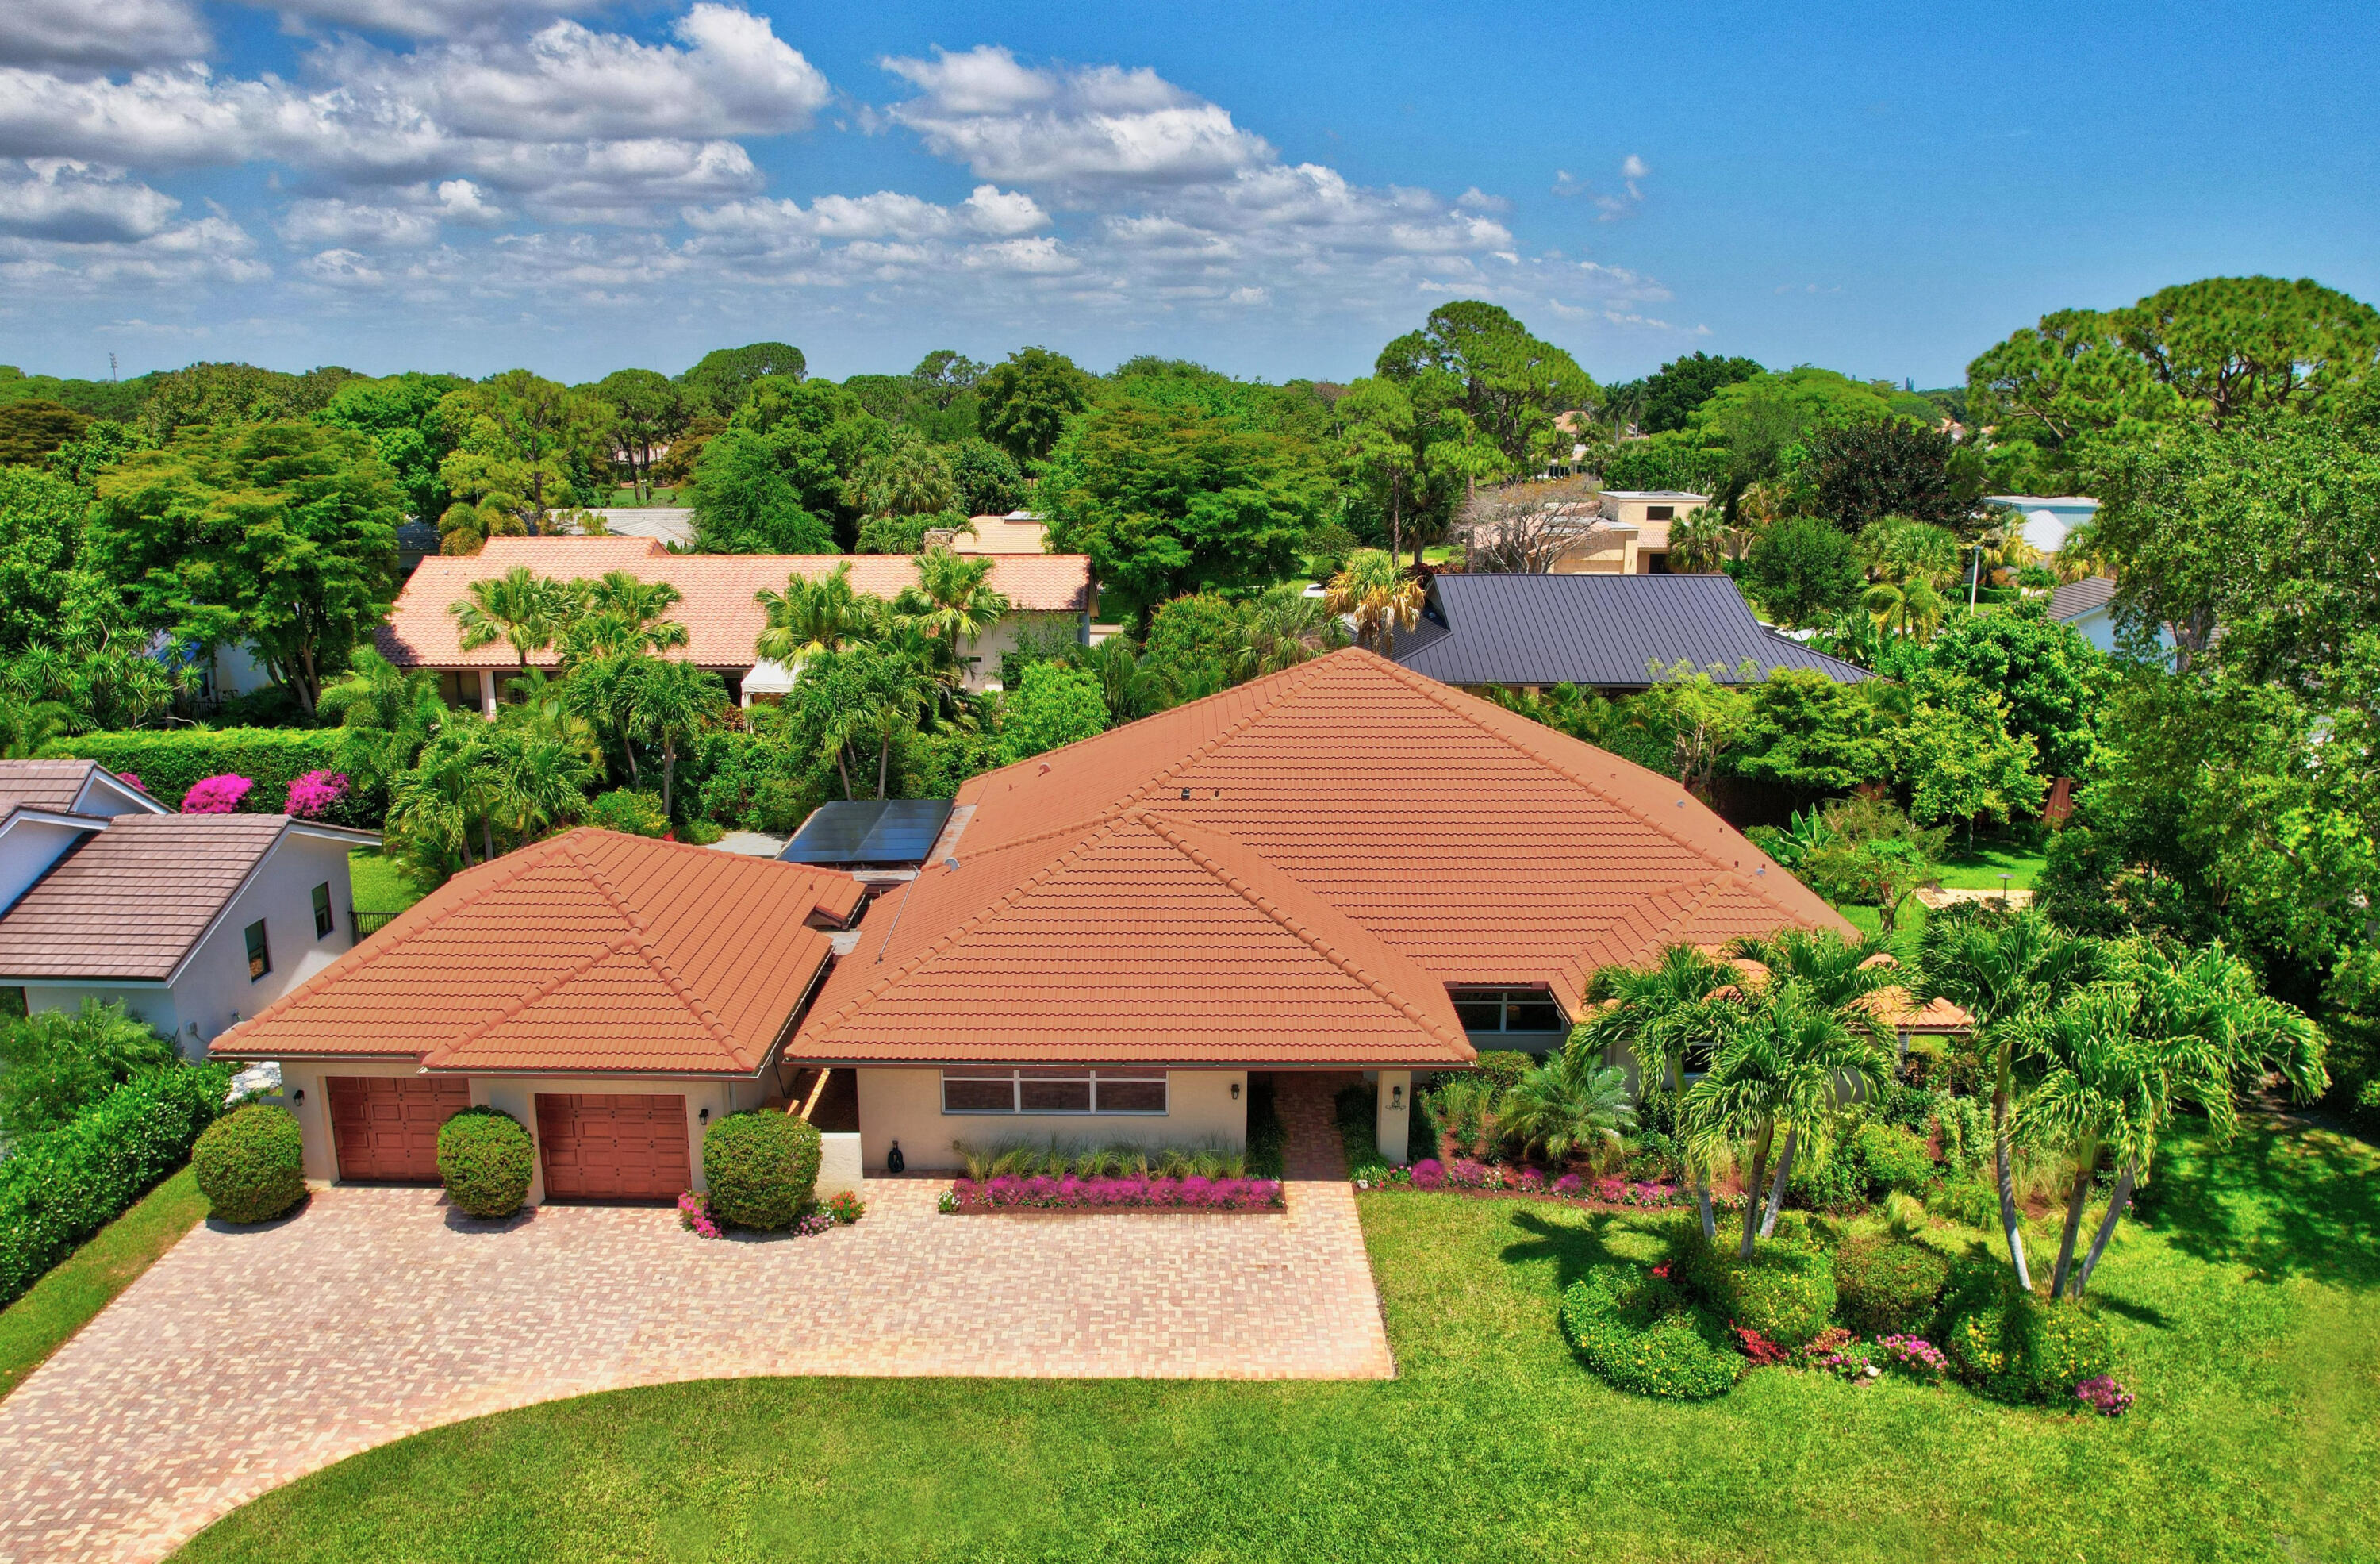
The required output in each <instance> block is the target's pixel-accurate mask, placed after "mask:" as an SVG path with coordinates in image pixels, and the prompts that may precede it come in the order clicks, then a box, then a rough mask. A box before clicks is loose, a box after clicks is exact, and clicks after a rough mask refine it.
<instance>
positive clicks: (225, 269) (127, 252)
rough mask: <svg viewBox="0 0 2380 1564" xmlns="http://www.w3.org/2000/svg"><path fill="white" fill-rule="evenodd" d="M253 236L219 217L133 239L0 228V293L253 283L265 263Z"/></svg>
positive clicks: (265, 272) (101, 293) (42, 295)
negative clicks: (48, 235) (23, 232)
mask: <svg viewBox="0 0 2380 1564" xmlns="http://www.w3.org/2000/svg"><path fill="white" fill-rule="evenodd" d="M255 248H256V245H255V241H254V240H252V239H250V238H249V236H248V234H247V232H246V230H244V229H242V228H241V227H240V226H239V225H238V224H237V223H234V222H232V221H231V220H230V219H228V218H224V217H202V218H200V219H199V220H198V221H196V222H191V223H176V224H173V225H171V226H167V227H165V228H163V229H161V230H159V231H158V232H156V233H153V234H151V235H149V236H147V237H145V238H124V239H62V238H43V237H40V236H36V235H19V234H15V233H0V297H14V298H17V299H62V298H94V299H95V298H103V297H106V296H108V295H111V294H115V293H121V292H124V291H127V290H130V289H137V290H140V291H155V290H160V289H180V290H186V291H187V290H194V289H202V288H203V287H205V286H206V285H207V284H210V283H259V282H263V281H265V280H266V279H268V278H270V277H271V276H272V275H273V269H272V268H271V267H270V266H267V265H265V264H263V263H261V262H259V261H257V260H255V259H253V258H252V251H253V250H255Z"/></svg>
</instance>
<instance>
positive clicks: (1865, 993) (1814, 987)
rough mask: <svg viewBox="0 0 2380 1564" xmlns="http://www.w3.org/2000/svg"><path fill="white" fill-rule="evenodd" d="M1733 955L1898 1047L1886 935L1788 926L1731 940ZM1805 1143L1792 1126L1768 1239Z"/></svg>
mask: <svg viewBox="0 0 2380 1564" xmlns="http://www.w3.org/2000/svg"><path fill="white" fill-rule="evenodd" d="M1727 953H1728V954H1729V955H1730V956H1732V957H1735V958H1736V959H1740V960H1745V961H1757V962H1759V963H1760V965H1762V966H1763V967H1765V968H1767V970H1768V974H1769V975H1768V980H1767V981H1768V982H1770V983H1777V982H1779V981H1791V982H1793V983H1797V984H1801V985H1802V986H1803V988H1805V989H1806V990H1807V991H1808V992H1809V996H1810V997H1811V998H1812V999H1813V1000H1814V1001H1815V1002H1816V1003H1817V1004H1820V1005H1823V1006H1825V1007H1826V1008H1828V1009H1829V1010H1831V1011H1833V1012H1834V1014H1835V1015H1836V1016H1837V1017H1838V1018H1839V1019H1840V1020H1841V1021H1842V1023H1843V1025H1844V1026H1845V1028H1847V1029H1848V1030H1849V1031H1850V1032H1852V1033H1853V1034H1854V1035H1858V1036H1863V1037H1864V1038H1865V1039H1866V1040H1867V1041H1868V1042H1869V1043H1871V1044H1873V1045H1875V1046H1876V1048H1878V1049H1880V1050H1889V1049H1890V1048H1891V1047H1892V1045H1893V1032H1892V1028H1891V1027H1890V1026H1889V1025H1888V1024H1886V1021H1885V1018H1884V1012H1883V1009H1882V1008H1881V1006H1880V1005H1879V1004H1878V1001H1877V996H1879V995H1880V994H1881V993H1882V992H1883V991H1884V990H1886V989H1888V988H1893V987H1897V986H1899V985H1900V973H1899V971H1898V970H1897V967H1896V964H1895V963H1894V961H1893V959H1892V956H1891V951H1890V948H1889V947H1888V945H1887V944H1886V942H1885V940H1884V938H1883V936H1882V935H1862V936H1861V937H1860V938H1858V939H1856V940H1849V939H1845V938H1843V937H1842V936H1841V935H1838V934H1834V933H1831V932H1827V931H1813V930H1809V929H1787V930H1785V931H1783V932H1782V933H1780V934H1779V935H1776V936H1775V937H1773V938H1769V939H1761V938H1757V937H1755V936H1752V935H1746V936H1744V937H1743V938H1741V939H1738V940H1735V941H1734V942H1732V943H1731V944H1730V945H1729V946H1728V947H1727ZM1879 1090H1881V1088H1879ZM1800 1143H1801V1126H1800V1125H1799V1124H1798V1123H1796V1124H1791V1125H1788V1126H1787V1127H1786V1130H1785V1145H1784V1148H1783V1150H1782V1151H1781V1152H1780V1153H1779V1155H1778V1158H1777V1177H1776V1179H1775V1181H1774V1182H1773V1183H1772V1185H1771V1186H1770V1189H1769V1191H1768V1207H1767V1211H1766V1212H1765V1213H1764V1214H1763V1215H1762V1216H1761V1218H1760V1236H1761V1237H1763V1238H1767V1236H1768V1235H1769V1234H1770V1233H1771V1232H1773V1231H1774V1230H1775V1229H1776V1227H1777V1213H1778V1211H1779V1208H1780V1207H1781V1206H1782V1205H1783V1204H1784V1202H1785V1186H1786V1184H1787V1182H1788V1181H1789V1180H1790V1179H1791V1178H1792V1176H1793V1156H1794V1153H1795V1151H1796V1150H1797V1149H1798V1148H1799V1146H1800Z"/></svg>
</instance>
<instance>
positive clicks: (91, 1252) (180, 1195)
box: [0, 1167, 207, 1396]
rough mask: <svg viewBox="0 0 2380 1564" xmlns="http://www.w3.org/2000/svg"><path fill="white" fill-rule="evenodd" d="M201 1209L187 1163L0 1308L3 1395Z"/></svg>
mask: <svg viewBox="0 0 2380 1564" xmlns="http://www.w3.org/2000/svg"><path fill="white" fill-rule="evenodd" d="M206 1214H207V1197H206V1196H204V1195H202V1194H200V1192H199V1184H198V1179H196V1178H195V1177H194V1176H193V1175H192V1174H191V1172H190V1170H189V1169H188V1168H187V1167H185V1168H183V1169H182V1170H181V1171H180V1172H179V1173H176V1174H175V1175H174V1176H173V1177H172V1178H170V1179H166V1180H165V1181H164V1183H162V1184H160V1185H158V1186H157V1187H156V1188H155V1189H153V1190H152V1191H149V1192H148V1194H146V1195H145V1196H143V1197H142V1198H141V1199H140V1202H139V1203H138V1204H135V1205H134V1206H133V1207H132V1209H131V1210H129V1211H128V1212H126V1213H125V1214H124V1215H123V1216H118V1217H117V1218H116V1219H115V1221H113V1222H110V1223H109V1224H108V1225H107V1226H106V1227H104V1228H101V1229H100V1230H99V1231H98V1233H97V1234H95V1235H94V1236H93V1237H92V1238H91V1241H90V1242H89V1243H86V1244H84V1245H83V1246H82V1247H81V1248H80V1249H78V1250H76V1251H75V1252H73V1253H72V1254H70V1255H68V1256H67V1259H66V1262H65V1263H64V1264H63V1265H59V1266H58V1267H57V1269H55V1270H54V1271H52V1272H51V1273H50V1274H49V1275H48V1276H46V1277H42V1279H41V1280H40V1281H37V1282H35V1283H34V1284H33V1289H32V1290H31V1291H30V1292H28V1293H26V1294H25V1296H24V1297H22V1298H19V1299H18V1300H17V1301H15V1302H14V1303H11V1304H9V1305H8V1307H7V1308H6V1309H0V1396H6V1394H7V1393H8V1392H9V1391H11V1390H14V1389H15V1388H17V1387H18V1383H20V1382H21V1381H22V1380H23V1379H24V1377H25V1376H26V1375H29V1374H30V1373H32V1372H33V1371H34V1370H35V1369H37V1368H39V1367H40V1366H41V1364H42V1359H44V1358H46V1357H48V1356H49V1355H50V1354H51V1353H53V1352H55V1351H56V1350H58V1349H59V1348H60V1347H62V1346H64V1345H66V1342H67V1338H68V1337H71V1336H72V1335H74V1333H75V1332H76V1331H79V1330H80V1329H81V1328H82V1327H83V1326H85V1325H87V1324H89V1323H90V1321H91V1316H92V1315H94V1314H98V1313H99V1312H100V1311H101V1310H102V1309H104V1308H105V1307H107V1305H108V1303H109V1301H111V1300H113V1299H114V1298H115V1295H116V1294H117V1293H119V1292H122V1291H123V1290H124V1289H126V1288H128V1287H130V1286H131V1285H132V1283H133V1281H134V1280H135V1279H136V1278H137V1277H139V1276H140V1273H141V1272H143V1271H145V1270H147V1269H148V1268H149V1267H150V1265H152V1264H153V1263H154V1262H155V1261H156V1259H157V1257H158V1256H159V1255H161V1254H163V1253H164V1252H165V1251H167V1250H169V1249H171V1248H173V1247H174V1245H175V1244H176V1243H177V1242H179V1241H180V1240H181V1237H182V1235H183V1234H184V1233H187V1232H188V1231H189V1230H190V1229H191V1228H195V1227H197V1226H198V1225H199V1223H200V1221H201V1220H202V1219H204V1217H205V1216H206Z"/></svg>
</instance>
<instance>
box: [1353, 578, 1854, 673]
mask: <svg viewBox="0 0 2380 1564" xmlns="http://www.w3.org/2000/svg"><path fill="white" fill-rule="evenodd" d="M1391 651H1392V653H1393V654H1394V655H1395V658H1396V660H1397V662H1398V663H1399V664H1401V665H1403V666H1405V667H1408V668H1411V669H1412V670H1413V671H1414V672H1415V673H1418V674H1424V675H1427V677H1429V678H1434V679H1437V680H1439V682H1440V683H1444V684H1453V685H1461V686H1465V687H1469V688H1483V687H1487V686H1493V685H1505V686H1511V687H1514V688H1521V689H1528V688H1542V687H1545V686H1548V685H1554V684H1574V685H1578V686H1580V687H1581V688H1583V689H1593V690H1600V691H1602V692H1603V693H1605V694H1607V695H1611V694H1621V693H1625V692H1628V691H1633V690H1642V689H1644V688H1645V686H1646V685H1648V684H1650V683H1652V682H1653V680H1654V678H1656V677H1657V676H1656V675H1655V674H1654V673H1653V672H1652V671H1651V670H1652V666H1653V665H1655V664H1658V665H1659V666H1661V667H1664V668H1668V667H1673V666H1676V665H1678V664H1679V663H1687V664H1691V665H1692V666H1694V668H1696V669H1697V670H1700V671H1703V672H1706V673H1708V674H1709V675H1710V676H1711V677H1712V678H1715V679H1717V680H1718V681H1719V682H1721V683H1733V682H1735V681H1736V679H1737V678H1739V677H1740V670H1741V669H1742V668H1743V665H1744V664H1745V663H1746V662H1747V661H1748V662H1750V663H1751V664H1752V665H1753V666H1754V667H1755V669H1756V670H1757V674H1756V677H1758V678H1767V676H1768V675H1770V674H1772V673H1776V672H1778V671H1779V670H1782V669H1796V670H1801V671H1805V672H1811V673H1820V674H1824V675H1826V677H1827V678H1830V679H1832V680H1834V681H1835V682H1836V683H1838V684H1858V683H1862V682H1864V681H1865V680H1867V679H1870V678H1874V677H1875V675H1873V674H1871V673H1869V672H1868V670H1867V669H1865V668H1863V667H1860V666H1857V665H1855V664H1852V663H1846V662H1844V661H1842V660H1841V659H1840V658H1837V657H1829V656H1828V655H1826V654H1824V653H1822V652H1816V651H1813V650H1812V649H1811V648H1809V647H1807V646H1804V645H1803V644H1802V643H1801V642H1800V641H1795V640H1793V639H1792V638H1791V637H1790V636H1783V635H1779V634H1778V633H1777V632H1776V631H1774V630H1772V629H1768V628H1767V626H1765V625H1763V624H1762V623H1761V622H1760V620H1759V619H1758V617H1755V615H1754V614H1753V612H1752V605H1750V604H1748V603H1746V602H1745V601H1744V600H1743V593H1742V592H1741V591H1740V590H1739V589H1738V588H1737V586H1736V584H1735V582H1734V581H1732V580H1729V579H1728V578H1727V577H1725V576H1668V575H1653V576H1621V575H1577V576H1570V575H1547V576H1536V575H1489V574H1484V573H1480V574H1474V573H1470V572H1461V573H1456V574H1440V575H1439V576H1437V577H1435V578H1433V579H1432V580H1431V581H1430V584H1429V592H1428V595H1427V598H1426V599H1425V600H1424V603H1423V605H1422V613H1421V618H1420V622H1419V623H1417V624H1416V625H1415V627H1414V628H1413V629H1410V630H1407V631H1405V632H1403V634H1400V635H1399V636H1397V637H1396V639H1395V641H1394V644H1393V645H1392V647H1391Z"/></svg>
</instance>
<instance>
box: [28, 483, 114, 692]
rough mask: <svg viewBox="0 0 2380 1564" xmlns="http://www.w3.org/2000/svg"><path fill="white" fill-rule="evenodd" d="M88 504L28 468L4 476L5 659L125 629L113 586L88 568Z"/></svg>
mask: <svg viewBox="0 0 2380 1564" xmlns="http://www.w3.org/2000/svg"><path fill="white" fill-rule="evenodd" d="M89 502H90V496H89V495H86V494H84V493H83V492H82V491H80V490H79V489H77V488H76V487H75V486H74V485H73V484H71V483H67V482H66V481H65V480H63V479H59V478H53V477H51V476H50V475H49V474H48V473H45V472H38V471H35V470H32V469H30V468H22V467H8V468H0V653H15V652H18V651H21V650H23V649H24V648H25V647H27V646H29V645H31V644H33V643H35V642H37V641H53V640H56V639H59V638H61V637H63V638H67V639H76V638H79V637H82V636H86V635H89V634H91V633H94V632H98V631H102V630H104V629H107V628H109V627H111V626H115V625H120V624H121V623H122V622H123V617H124V616H123V612H122V609H121V607H120V605H119V604H118V602H117V599H116V594H115V589H114V587H113V585H112V584H111V583H110V582H109V581H108V580H106V579H105V578H104V577H103V576H101V575H99V574H98V573H97V572H96V571H94V570H93V569H91V568H89V566H88V565H87V564H86V562H85V555H86V554H87V552H88V551H87V548H86V546H85V543H84V532H83V514H84V511H85V510H86V508H87V507H88V506H89Z"/></svg>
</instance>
